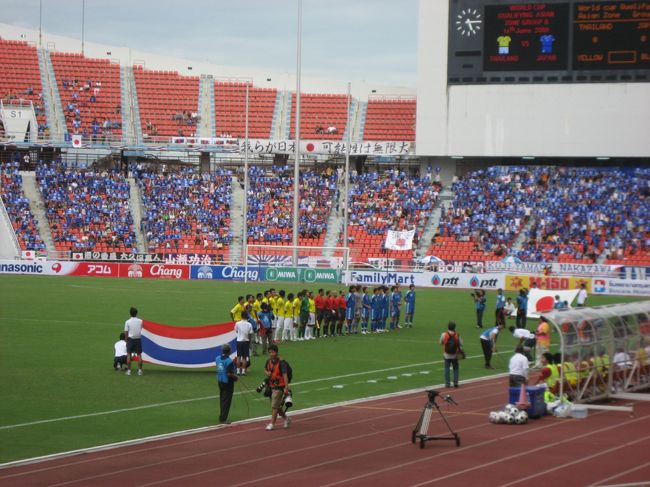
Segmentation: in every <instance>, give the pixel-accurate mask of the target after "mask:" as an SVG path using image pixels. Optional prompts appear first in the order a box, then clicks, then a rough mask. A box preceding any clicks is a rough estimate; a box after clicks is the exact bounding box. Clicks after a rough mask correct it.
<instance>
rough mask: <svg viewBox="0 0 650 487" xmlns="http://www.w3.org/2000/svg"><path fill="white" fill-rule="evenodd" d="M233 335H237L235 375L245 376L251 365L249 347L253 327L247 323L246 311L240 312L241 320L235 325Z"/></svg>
mask: <svg viewBox="0 0 650 487" xmlns="http://www.w3.org/2000/svg"><path fill="white" fill-rule="evenodd" d="M235 333H236V334H237V360H236V361H235V365H236V367H237V375H246V370H247V369H248V367H250V365H251V359H250V355H251V354H250V345H251V341H250V340H251V335H252V334H253V325H251V323H250V321H248V311H242V313H241V320H239V321H238V322H237V323H235Z"/></svg>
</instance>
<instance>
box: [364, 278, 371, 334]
mask: <svg viewBox="0 0 650 487" xmlns="http://www.w3.org/2000/svg"><path fill="white" fill-rule="evenodd" d="M362 292H363V295H362V296H361V303H362V308H361V334H362V335H365V334H366V333H368V320H369V319H370V311H371V308H372V303H371V301H372V298H371V297H370V294H368V288H367V287H366V286H363V289H362Z"/></svg>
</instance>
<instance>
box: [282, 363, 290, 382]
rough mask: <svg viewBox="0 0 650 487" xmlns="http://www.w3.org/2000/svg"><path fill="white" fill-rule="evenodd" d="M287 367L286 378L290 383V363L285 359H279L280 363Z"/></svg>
mask: <svg viewBox="0 0 650 487" xmlns="http://www.w3.org/2000/svg"><path fill="white" fill-rule="evenodd" d="M283 363H284V366H285V367H286V368H287V379H289V383H291V379H293V369H292V368H291V365H289V362H287V361H286V360H281V361H280V364H283Z"/></svg>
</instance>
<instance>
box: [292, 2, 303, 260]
mask: <svg viewBox="0 0 650 487" xmlns="http://www.w3.org/2000/svg"><path fill="white" fill-rule="evenodd" d="M297 44H298V48H297V51H298V52H297V54H296V133H295V136H296V153H295V160H294V161H293V265H294V266H295V267H298V230H299V227H300V219H299V215H298V196H299V191H298V187H299V178H300V169H299V164H300V70H301V65H300V64H301V58H302V55H301V54H302V53H301V51H302V0H298V43H297ZM289 126H291V125H289Z"/></svg>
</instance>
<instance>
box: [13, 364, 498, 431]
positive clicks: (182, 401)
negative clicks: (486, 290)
mask: <svg viewBox="0 0 650 487" xmlns="http://www.w3.org/2000/svg"><path fill="white" fill-rule="evenodd" d="M497 353H506V352H497ZM508 353H509V352H508ZM495 355H496V354H495ZM477 357H483V355H474V356H472V357H468V358H470V359H471V358H477ZM441 363H443V361H442V360H434V361H433V362H422V363H419V364H411V365H400V366H397V367H388V368H385V369H377V370H368V371H365V372H355V373H352V374H344V375H338V376H336V377H322V378H319V379H311V380H306V381H302V382H294V383H292V384H293V385H294V386H299V385H304V384H312V383H314V382H324V381H334V380H339V379H347V378H349V377H358V376H362V375H368V374H377V373H380V372H391V371H394V370H401V369H408V368H412V367H423V366H426V365H436V364H441ZM391 377H394V379H391V380H396V379H397V377H396V376H391ZM486 377H489V376H486ZM326 389H329V387H328V388H326ZM246 392H250V391H239V392H235V394H236V395H238V394H243V393H246ZM217 397H218V396H217V395H216V394H214V395H211V396H203V397H195V398H191V399H180V400H178V401H167V402H160V403H154V404H144V405H142V406H134V407H132V408H122V409H113V410H108V411H98V412H96V413H86V414H76V415H73V416H62V417H59V418H50V419H40V420H36V421H29V422H26V423H17V424H8V425H4V426H0V431H2V430H8V429H14V428H22V427H26V426H34V425H37V424H47V423H56V422H59V421H71V420H75V419H82V418H92V417H95V416H106V415H109V414H119V413H124V412H129V411H138V410H142V409H152V408H158V407H165V406H173V405H175V404H187V403H190V402H196V401H207V400H214V399H216V398H217Z"/></svg>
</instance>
